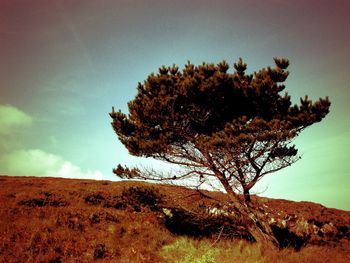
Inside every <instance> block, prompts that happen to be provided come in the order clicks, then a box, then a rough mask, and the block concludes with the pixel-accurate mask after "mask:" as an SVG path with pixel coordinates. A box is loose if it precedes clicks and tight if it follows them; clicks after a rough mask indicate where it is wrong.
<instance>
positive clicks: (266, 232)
mask: <svg viewBox="0 0 350 263" xmlns="http://www.w3.org/2000/svg"><path fill="white" fill-rule="evenodd" d="M217 178H218V179H219V180H220V182H221V183H222V185H223V187H224V189H225V190H226V193H227V194H228V196H229V197H230V200H231V202H232V205H233V206H234V208H235V210H236V211H237V212H238V213H239V214H240V215H241V216H242V217H243V219H244V220H245V221H246V222H247V229H248V231H249V233H250V234H251V235H252V236H253V237H254V239H255V241H256V242H258V243H260V244H262V245H264V246H265V247H267V248H269V249H276V248H277V247H278V246H279V243H278V241H277V239H276V238H275V236H274V234H273V232H272V229H271V227H270V225H269V224H268V223H267V222H266V221H265V220H264V216H263V214H262V213H261V212H259V211H257V210H255V209H254V208H252V207H248V206H247V203H245V204H242V202H241V201H240V198H239V196H238V195H237V194H236V193H235V192H234V191H233V190H232V188H231V186H230V185H229V183H228V182H227V180H225V178H224V177H223V176H222V175H221V174H219V173H217ZM247 193H248V194H249V190H248V191H247ZM249 200H250V195H249Z"/></svg>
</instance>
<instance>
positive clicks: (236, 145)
mask: <svg viewBox="0 0 350 263" xmlns="http://www.w3.org/2000/svg"><path fill="white" fill-rule="evenodd" d="M274 61H275V64H276V66H275V67H274V68H271V67H267V68H262V69H261V70H259V71H257V72H254V74H246V73H245V70H246V68H247V65H246V64H245V63H244V62H243V61H242V59H239V61H238V62H237V63H235V64H234V66H233V67H234V69H235V70H234V72H233V73H228V69H229V65H228V64H227V63H226V62H225V61H223V62H221V63H219V64H217V65H215V64H207V63H203V64H202V65H199V66H194V65H193V64H191V63H190V62H188V63H187V64H186V65H185V68H184V69H183V70H182V71H179V70H178V67H177V66H175V65H173V66H172V67H165V66H162V67H161V68H160V69H159V73H157V74H151V75H149V76H148V78H147V80H145V81H144V83H143V84H141V83H139V84H138V87H137V90H138V93H137V95H136V97H135V99H134V100H132V101H130V102H129V104H128V107H129V114H128V115H126V114H124V113H122V112H120V111H119V112H115V111H114V109H113V111H112V113H110V116H111V117H112V119H113V122H112V126H113V128H114V131H115V132H116V134H117V135H118V137H119V139H120V141H121V142H122V143H123V144H124V145H125V147H126V148H127V149H128V150H129V152H130V153H131V154H132V155H135V156H144V157H153V158H155V159H159V160H163V161H166V162H169V163H172V164H176V165H179V166H181V167H184V172H183V173H182V174H176V175H170V176H165V175H162V176H160V177H159V176H157V175H156V174H152V173H143V172H141V171H140V170H138V169H129V168H124V167H123V166H121V165H119V166H118V167H117V169H114V172H115V173H116V174H117V175H118V176H120V177H126V178H143V179H153V180H157V179H158V180H179V179H186V178H190V177H196V178H197V179H198V182H199V183H200V184H201V183H204V182H207V181H208V180H211V178H214V179H216V180H217V181H218V182H220V184H221V185H222V187H223V188H224V189H225V191H226V192H227V194H228V195H229V196H230V197H231V199H232V201H233V202H235V203H236V206H237V207H239V208H240V210H241V211H243V210H244V209H245V208H244V209H243V207H246V206H247V205H249V203H250V190H251V189H252V187H253V186H254V185H255V184H256V183H257V182H258V181H259V180H260V179H261V178H262V177H263V176H265V175H267V174H269V173H272V172H275V171H278V170H281V169H283V168H285V167H287V166H289V165H291V164H292V163H294V162H296V161H297V160H298V159H299V156H298V151H297V149H296V148H295V146H294V145H292V140H293V139H294V138H295V137H296V136H298V135H299V133H300V132H301V131H302V130H303V129H305V128H306V127H308V126H310V125H312V124H314V123H316V122H320V121H321V120H322V119H323V118H324V117H325V116H326V115H327V114H328V112H329V107H330V102H329V100H328V97H326V98H324V99H322V98H320V99H319V100H318V101H316V102H312V101H311V100H309V99H308V97H307V96H305V98H301V99H300V105H292V103H291V98H290V96H289V95H288V93H284V94H282V95H281V92H282V91H283V90H284V89H285V86H284V85H283V82H285V80H286V79H287V77H288V74H289V72H288V71H287V70H286V69H287V68H288V66H289V61H288V60H287V59H283V58H282V59H279V58H274ZM239 191H241V192H242V193H243V194H244V199H243V200H240V197H239V195H238V193H239ZM240 201H241V202H243V206H242V205H240V204H239V202H240ZM242 209H243V210H242ZM245 211H246V214H247V215H248V214H249V211H248V210H245Z"/></svg>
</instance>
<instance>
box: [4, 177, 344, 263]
mask: <svg viewBox="0 0 350 263" xmlns="http://www.w3.org/2000/svg"><path fill="white" fill-rule="evenodd" d="M150 186H152V188H150ZM130 187H133V189H136V187H141V188H140V189H152V191H153V190H154V192H155V193H156V194H157V195H159V196H160V197H161V200H157V202H159V203H161V206H162V207H180V208H184V209H187V210H188V211H195V210H196V209H198V205H199V204H202V205H209V204H210V203H215V202H223V201H224V200H225V198H226V196H225V195H223V194H221V193H208V192H206V193H207V194H209V195H211V196H212V197H213V198H214V199H213V200H212V199H207V198H203V197H202V196H201V195H199V194H198V193H197V192H196V191H193V190H190V189H186V188H183V187H176V186H164V185H150V184H146V183H140V182H113V183H112V182H108V181H88V180H69V179H53V178H33V177H5V176H3V177H0V262H56V263H57V262H93V261H98V262H222V263H225V262H272V263H274V262H276V263H277V262H350V256H349V255H350V246H349V241H348V239H344V238H343V239H341V240H339V242H338V243H334V242H333V243H331V244H330V245H326V246H311V245H308V246H306V247H305V248H303V249H302V250H301V251H300V252H296V251H294V250H293V249H284V250H280V251H278V250H276V251H267V250H265V249H264V248H262V247H261V246H259V245H257V244H254V243H249V242H247V241H240V240H233V239H224V238H221V239H220V240H218V242H214V241H215V240H216V238H217V235H216V236H212V237H197V238H193V237H190V236H186V235H182V236H179V235H175V234H173V233H171V232H170V231H169V230H168V229H167V227H166V225H165V224H164V215H163V214H162V213H161V211H159V209H158V210H157V208H155V207H153V206H152V200H153V199H152V198H151V200H150V201H149V200H146V201H144V200H142V202H145V203H143V205H141V206H138V203H137V202H139V199H137V198H138V196H137V195H136V197H135V196H134V199H133V198H126V196H125V195H126V194H128V193H130V191H129V190H128V189H130ZM123 191H124V197H123ZM141 194H142V193H141ZM141 197H142V196H141ZM135 198H136V199H135ZM215 200H218V201H215ZM259 200H260V199H259ZM147 202H150V203H147ZM261 202H265V203H267V204H268V205H269V206H270V207H275V208H276V209H278V210H281V211H282V210H283V211H285V212H286V213H287V212H289V213H290V212H293V213H299V214H302V215H303V216H304V217H305V218H309V219H315V220H319V221H332V222H338V223H339V224H340V223H341V224H342V225H347V226H349V227H350V223H349V220H350V212H346V211H341V210H335V209H327V208H324V207H322V206H319V205H316V204H312V203H295V202H291V201H285V200H272V199H266V198H264V199H261ZM217 234H218V233H217Z"/></svg>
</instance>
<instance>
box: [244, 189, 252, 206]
mask: <svg viewBox="0 0 350 263" xmlns="http://www.w3.org/2000/svg"><path fill="white" fill-rule="evenodd" d="M243 194H244V200H245V203H246V204H247V205H249V203H250V202H251V201H252V200H251V198H250V193H249V190H246V189H244V191H243Z"/></svg>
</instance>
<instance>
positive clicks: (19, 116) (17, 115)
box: [0, 105, 33, 135]
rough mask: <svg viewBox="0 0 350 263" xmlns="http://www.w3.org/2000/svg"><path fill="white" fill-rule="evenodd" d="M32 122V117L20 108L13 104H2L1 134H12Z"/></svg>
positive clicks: (0, 111) (0, 109)
mask: <svg viewBox="0 0 350 263" xmlns="http://www.w3.org/2000/svg"><path fill="white" fill-rule="evenodd" d="M32 122H33V119H32V117H30V116H29V115H28V114H26V113H25V112H23V111H21V110H20V109H18V108H16V107H14V106H11V105H0V135H6V134H11V133H12V132H15V131H16V129H18V128H20V127H22V126H28V125H30V124H32Z"/></svg>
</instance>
